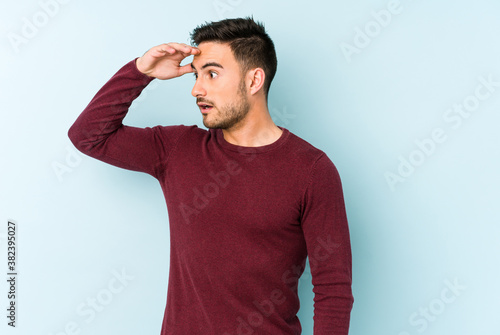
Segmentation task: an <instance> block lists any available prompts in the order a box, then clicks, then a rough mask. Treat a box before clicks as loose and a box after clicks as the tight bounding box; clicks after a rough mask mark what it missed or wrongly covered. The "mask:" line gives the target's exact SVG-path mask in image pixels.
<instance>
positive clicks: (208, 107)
mask: <svg viewBox="0 0 500 335" xmlns="http://www.w3.org/2000/svg"><path fill="white" fill-rule="evenodd" d="M198 106H199V107H200V109H201V111H202V112H208V111H209V110H211V109H212V108H213V106H212V105H209V104H206V103H199V104H198Z"/></svg>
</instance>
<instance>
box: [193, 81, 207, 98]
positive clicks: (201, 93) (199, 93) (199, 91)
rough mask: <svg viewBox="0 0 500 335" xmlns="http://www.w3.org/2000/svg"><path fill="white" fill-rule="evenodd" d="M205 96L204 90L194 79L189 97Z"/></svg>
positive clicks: (199, 82)
mask: <svg viewBox="0 0 500 335" xmlns="http://www.w3.org/2000/svg"><path fill="white" fill-rule="evenodd" d="M206 94H207V92H206V90H205V89H204V88H203V85H202V83H201V81H200V80H199V79H196V82H195V83H194V86H193V90H192V91H191V95H192V96H193V97H199V96H205V95H206Z"/></svg>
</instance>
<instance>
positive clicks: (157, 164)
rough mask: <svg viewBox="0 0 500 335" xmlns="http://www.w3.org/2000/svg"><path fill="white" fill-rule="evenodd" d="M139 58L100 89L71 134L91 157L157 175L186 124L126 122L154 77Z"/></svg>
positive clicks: (82, 150)
mask: <svg viewBox="0 0 500 335" xmlns="http://www.w3.org/2000/svg"><path fill="white" fill-rule="evenodd" d="M136 59H137V58H136ZM136 59H134V60H132V61H130V62H129V63H127V64H126V65H124V66H123V67H122V68H121V69H120V70H118V72H116V73H115V75H114V76H113V77H112V78H111V79H109V80H108V82H107V83H106V84H105V85H104V86H103V87H102V88H101V89H100V90H99V91H98V92H97V94H96V95H95V96H94V98H93V99H92V100H91V101H90V103H89V105H88V106H87V107H86V108H85V109H84V110H83V112H82V113H81V114H80V116H79V117H78V118H77V119H76V121H75V122H74V123H73V125H72V126H71V127H70V129H69V131H68V136H69V138H70V140H71V142H72V143H73V144H74V145H75V147H76V148H77V149H78V150H80V151H81V152H83V153H84V154H86V155H88V156H90V157H93V158H96V159H98V160H101V161H103V162H106V163H109V164H112V165H115V166H118V167H121V168H124V169H128V170H133V171H140V172H145V173H148V174H150V175H152V176H154V177H158V174H159V173H160V171H161V167H162V165H163V164H164V163H165V162H166V159H167V158H168V153H169V152H170V150H171V149H172V148H173V146H174V145H175V143H176V140H177V139H178V138H179V137H180V136H181V135H182V134H183V133H184V131H185V130H186V128H187V127H186V126H167V127H162V126H156V127H152V128H150V127H146V128H138V127H131V126H126V125H123V123H122V121H123V119H124V118H125V116H126V114H127V112H128V110H129V107H130V105H131V104H132V102H133V100H135V99H136V98H137V97H138V96H139V95H140V94H141V92H142V91H143V90H144V88H146V86H147V85H148V84H149V83H150V82H151V81H152V80H153V79H154V78H153V77H149V76H147V75H145V74H143V73H141V72H140V71H139V70H138V69H137V66H136V64H135V61H136Z"/></svg>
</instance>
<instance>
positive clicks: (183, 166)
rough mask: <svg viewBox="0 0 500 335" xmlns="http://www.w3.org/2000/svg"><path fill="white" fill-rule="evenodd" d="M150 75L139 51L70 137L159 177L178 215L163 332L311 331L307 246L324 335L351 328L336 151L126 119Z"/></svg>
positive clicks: (318, 326) (88, 150)
mask: <svg viewBox="0 0 500 335" xmlns="http://www.w3.org/2000/svg"><path fill="white" fill-rule="evenodd" d="M152 80H153V79H152V78H150V77H148V76H146V75H144V74H142V73H141V72H139V70H138V69H137V67H136V65H135V60H133V61H131V62H129V63H128V64H126V65H125V66H123V67H122V68H121V69H120V70H119V71H118V72H117V73H116V74H115V75H114V76H113V77H112V78H111V79H110V80H109V81H108V82H107V83H106V84H105V85H104V86H103V87H102V88H101V89H100V90H99V92H98V93H97V94H96V96H95V97H94V98H93V99H92V101H91V102H90V104H89V105H88V106H87V108H85V110H84V111H83V112H82V114H81V115H80V116H79V117H78V119H77V120H76V121H75V123H74V124H73V125H72V127H71V128H70V129H69V138H70V139H71V141H72V142H73V144H74V145H75V146H76V147H77V148H78V149H79V150H80V151H82V152H83V153H85V154H87V155H89V156H91V157H94V158H96V159H99V160H101V161H104V162H107V163H109V164H113V165H115V166H118V167H121V168H125V169H129V170H134V171H141V172H145V173H148V174H150V175H152V176H153V177H155V178H156V179H158V181H159V182H160V185H161V187H162V190H163V194H164V195H165V200H166V204H167V209H168V217H169V225H170V271H169V280H168V291H167V302H166V309H165V315H164V319H163V325H162V329H161V334H162V335H249V334H255V335H257V334H270V335H280V334H283V335H284V334H287V335H288V334H290V335H292V334H294V335H297V334H301V325H300V322H299V319H298V318H297V312H298V310H299V298H298V294H297V285H298V280H299V278H300V276H301V275H302V273H303V271H304V266H305V261H306V257H307V256H309V264H310V267H311V275H312V283H313V285H314V288H313V292H314V294H315V296H314V334H315V335H346V334H347V333H348V329H349V319H350V312H351V308H352V304H353V296H352V292H351V247H350V240H349V230H348V225H347V219H346V213H345V206H344V199H343V193H342V185H341V181H340V178H339V174H338V172H337V170H336V168H335V166H334V164H333V163H332V161H331V160H330V159H329V158H328V156H327V155H326V154H325V153H324V152H323V151H321V150H319V149H317V148H315V147H313V146H312V145H311V144H309V143H308V142H306V141H304V140H302V139H301V138H299V137H297V136H296V135H294V134H292V133H291V132H290V131H289V130H288V129H286V128H283V127H280V128H281V129H282V130H283V133H282V135H281V137H280V138H279V139H278V140H277V141H275V142H273V143H271V144H269V145H264V146H260V147H242V146H238V145H234V144H232V143H229V142H227V141H225V140H224V136H223V133H222V130H221V129H209V130H205V129H201V128H198V127H197V126H195V125H193V126H185V125H175V126H156V127H152V128H149V127H147V128H137V127H130V126H125V125H123V124H122V120H123V118H124V117H125V115H126V114H127V112H128V109H129V107H130V105H131V103H132V101H133V100H134V99H135V98H137V97H138V96H139V94H140V93H141V91H142V90H143V89H144V88H145V87H146V86H147V85H148V84H149V83H150V82H151V81H152ZM193 106H194V104H193Z"/></svg>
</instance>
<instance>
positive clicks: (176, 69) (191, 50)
mask: <svg viewBox="0 0 500 335" xmlns="http://www.w3.org/2000/svg"><path fill="white" fill-rule="evenodd" d="M200 52H201V51H200V49H198V48H195V47H192V46H190V45H187V44H184V43H165V44H161V45H158V46H155V47H152V48H151V49H149V50H148V51H147V52H146V53H145V54H144V55H143V56H142V57H139V58H138V59H137V60H136V63H135V64H136V66H137V69H138V70H139V71H140V72H142V73H144V74H146V75H148V76H150V77H154V78H158V79H162V80H165V79H172V78H176V77H180V76H182V75H183V74H186V73H189V72H193V69H192V68H191V63H190V64H186V65H183V66H181V62H182V60H183V59H184V58H186V57H189V56H191V55H198V54H199V53H200Z"/></svg>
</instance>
